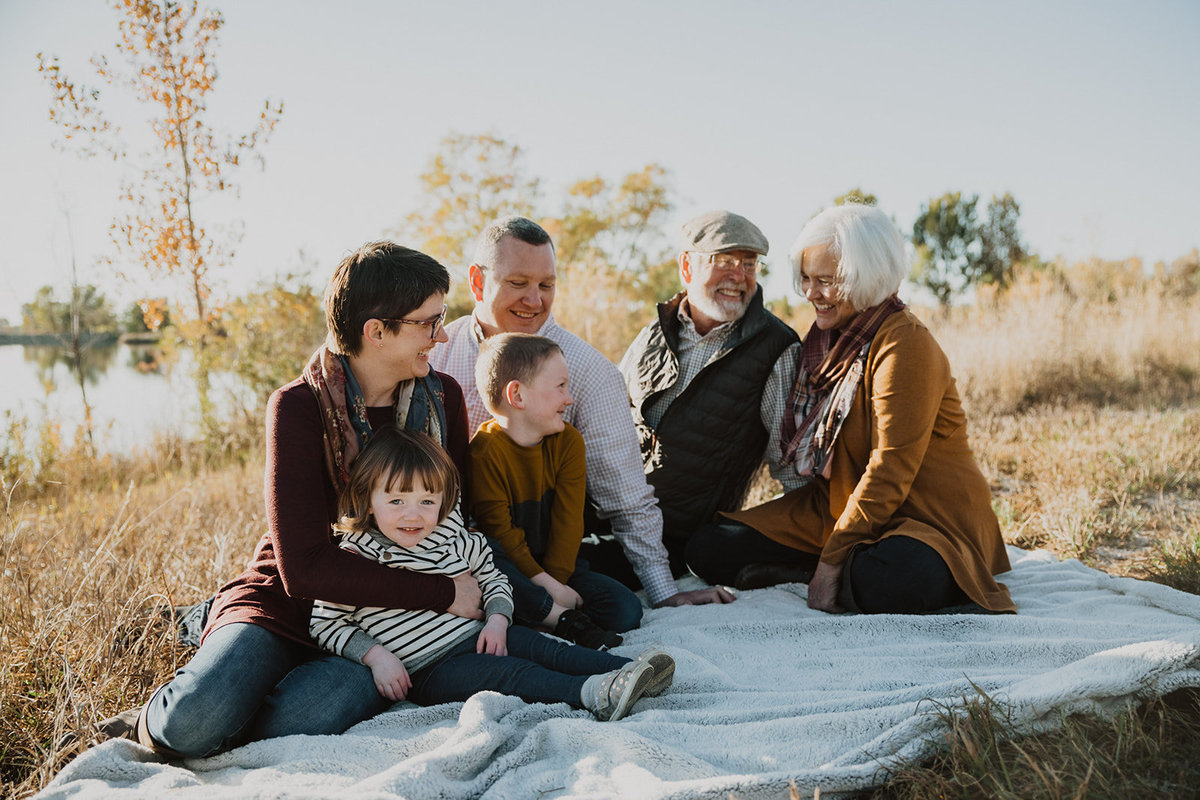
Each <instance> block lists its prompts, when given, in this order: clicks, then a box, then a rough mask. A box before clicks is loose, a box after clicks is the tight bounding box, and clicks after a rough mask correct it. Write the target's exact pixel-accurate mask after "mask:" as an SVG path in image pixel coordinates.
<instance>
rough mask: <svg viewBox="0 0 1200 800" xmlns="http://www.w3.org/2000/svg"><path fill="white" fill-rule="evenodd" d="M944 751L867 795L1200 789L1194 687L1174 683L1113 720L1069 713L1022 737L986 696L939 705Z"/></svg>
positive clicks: (891, 798)
mask: <svg viewBox="0 0 1200 800" xmlns="http://www.w3.org/2000/svg"><path fill="white" fill-rule="evenodd" d="M941 716H942V718H943V720H944V721H945V722H946V724H947V726H948V727H949V729H950V730H949V734H948V735H947V742H946V744H947V749H946V750H945V751H943V752H941V753H939V754H938V755H936V756H935V757H934V758H932V759H931V760H930V761H929V762H928V763H927V764H923V765H914V766H907V767H904V768H902V769H901V770H900V771H899V772H898V773H896V774H895V775H894V777H893V779H892V780H891V781H890V782H889V783H888V784H887V785H886V786H884V787H883V788H882V789H879V790H877V791H875V792H872V793H870V794H869V795H867V797H869V798H870V800H925V798H931V797H936V798H944V799H945V800H978V798H995V799H996V800H1038V799H1040V798H1046V800H1061V799H1063V798H1085V797H1086V798H1097V799H1099V798H1112V800H1118V799H1120V800H1125V798H1131V797H1137V798H1183V797H1195V796H1196V794H1197V792H1198V791H1200V760H1197V759H1196V754H1197V753H1200V692H1197V691H1195V690H1181V691H1178V692H1175V693H1173V694H1171V695H1168V696H1167V697H1164V698H1160V699H1156V700H1153V701H1150V702H1148V703H1145V704H1143V705H1141V706H1137V707H1130V708H1128V709H1126V710H1125V711H1123V712H1121V713H1120V714H1118V715H1116V716H1115V717H1114V718H1112V719H1110V720H1102V719H1097V718H1095V717H1086V716H1073V717H1068V718H1066V719H1064V720H1063V724H1062V727H1060V728H1058V729H1056V730H1053V731H1050V732H1048V733H1042V734H1036V735H1032V736H1025V737H1021V736H1019V735H1018V734H1017V733H1016V732H1015V731H1014V730H1013V729H1012V726H1011V725H1010V723H1009V721H1008V720H1007V719H1006V718H1005V717H1004V711H1003V709H1002V708H1000V707H998V706H997V705H995V704H994V703H993V702H991V701H990V700H989V699H987V698H986V697H982V698H979V699H975V700H972V701H970V702H969V703H968V704H967V706H966V708H965V709H960V710H957V711H955V710H950V709H945V710H943V711H942V712H941Z"/></svg>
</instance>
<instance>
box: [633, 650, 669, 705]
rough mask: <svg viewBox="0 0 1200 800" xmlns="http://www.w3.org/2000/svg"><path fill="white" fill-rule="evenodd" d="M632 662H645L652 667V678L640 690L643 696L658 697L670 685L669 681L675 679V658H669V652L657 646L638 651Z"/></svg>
mask: <svg viewBox="0 0 1200 800" xmlns="http://www.w3.org/2000/svg"><path fill="white" fill-rule="evenodd" d="M634 663H635V664H641V663H646V664H649V665H650V666H651V667H653V668H654V678H653V679H652V680H651V681H650V683H649V685H647V686H646V690H645V691H644V692H642V695H643V696H645V697H658V696H659V695H660V694H662V693H663V692H665V691H666V690H667V689H668V688H669V687H670V686H671V681H673V680H675V659H673V658H671V654H670V653H668V652H667V651H666V650H660V649H659V648H657V647H651V648H650V649H649V650H643V651H642V652H640V653H638V657H637V658H636V659H634Z"/></svg>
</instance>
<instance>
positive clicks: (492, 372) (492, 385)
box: [475, 333, 562, 414]
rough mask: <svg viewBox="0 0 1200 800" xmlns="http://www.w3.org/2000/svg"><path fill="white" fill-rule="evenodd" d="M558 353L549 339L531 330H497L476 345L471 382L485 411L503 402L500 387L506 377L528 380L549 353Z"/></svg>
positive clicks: (506, 384) (523, 381)
mask: <svg viewBox="0 0 1200 800" xmlns="http://www.w3.org/2000/svg"><path fill="white" fill-rule="evenodd" d="M555 353H558V354H559V355H562V348H561V347H559V346H558V344H557V343H556V342H555V341H554V340H553V339H547V338H546V337H545V336H536V335H534V334H532V333H498V334H496V335H495V336H489V337H488V338H487V339H484V340H483V342H482V343H480V345H479V356H478V358H476V359H475V386H476V387H477V388H478V389H479V396H480V398H482V399H483V404H484V405H485V406H487V408H488V411H491V412H492V413H493V414H496V413H498V412H499V410H500V409H501V408H503V406H504V387H505V386H508V384H509V382H510V381H520V382H521V383H529V382H530V381H532V380H533V379H534V378H535V377H536V376H537V374H538V372H539V371H540V370H541V368H542V365H543V364H544V363H545V362H546V359H547V358H549V357H550V356H552V355H554V354H555Z"/></svg>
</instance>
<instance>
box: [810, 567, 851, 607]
mask: <svg viewBox="0 0 1200 800" xmlns="http://www.w3.org/2000/svg"><path fill="white" fill-rule="evenodd" d="M841 585H842V565H841V564H838V565H836V566H835V565H833V564H826V563H825V562H824V561H819V562H817V570H816V572H814V573H813V576H812V580H811V581H809V582H808V607H809V608H815V609H817V610H818V611H828V612H829V613H830V614H841V613H843V612H844V611H845V609H844V608H842V607H841V606H839V605H838V604H837V594H838V589H839V588H840V587H841Z"/></svg>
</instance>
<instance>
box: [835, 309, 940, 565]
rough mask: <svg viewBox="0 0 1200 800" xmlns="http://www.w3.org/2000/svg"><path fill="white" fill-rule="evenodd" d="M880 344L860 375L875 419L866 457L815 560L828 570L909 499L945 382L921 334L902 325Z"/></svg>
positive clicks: (934, 349) (928, 338) (930, 342)
mask: <svg viewBox="0 0 1200 800" xmlns="http://www.w3.org/2000/svg"><path fill="white" fill-rule="evenodd" d="M879 338H880V339H882V340H881V341H877V343H876V347H875V352H874V353H872V354H871V356H870V361H869V364H868V372H867V374H866V375H865V376H864V380H865V381H867V389H868V390H869V391H870V398H869V403H870V410H871V416H872V419H873V420H874V429H873V431H872V433H871V452H870V455H869V457H868V460H867V466H866V469H865V470H864V471H863V474H862V477H861V478H860V479H859V481H858V484H857V485H856V486H855V487H854V491H853V492H852V493H851V495H850V498H849V500H848V501H847V503H846V508H845V509H844V510H843V511H842V514H841V516H840V517H839V518H838V520H837V521H836V523H835V524H834V528H833V533H832V535H831V536H830V538H829V540H828V541H827V542H826V543H825V547H824V548H823V549H822V553H821V559H822V560H823V561H827V562H829V563H833V564H839V563H841V562H842V561H844V560H845V558H846V555H847V554H848V553H849V551H850V548H851V547H853V546H854V545H856V544H859V543H861V542H865V541H874V540H875V539H877V538H878V536H879V532H880V530H881V529H882V528H883V526H884V525H885V524H886V523H887V522H888V521H889V520H891V518H892V517H893V516H894V515H895V513H896V511H897V509H899V508H900V506H901V505H902V504H903V503H904V501H905V500H906V499H907V498H908V493H909V489H910V488H911V487H912V484H913V481H914V480H915V479H916V476H917V471H918V470H919V469H920V468H921V462H922V461H924V459H925V452H926V450H927V449H928V448H929V441H930V438H931V437H932V435H933V427H934V423H935V422H936V420H937V414H938V409H939V408H940V406H941V402H942V397H943V396H944V394H945V390H946V386H947V384H948V383H949V381H950V364H949V362H948V361H947V359H946V356H945V354H944V353H943V352H942V349H941V348H940V347H939V346H938V344H937V342H936V341H934V339H933V336H932V335H931V334H930V333H929V331H928V330H926V329H925V328H924V327H921V326H912V325H909V326H902V327H900V328H898V329H897V330H896V331H895V332H894V333H892V334H891V335H887V336H886V337H879Z"/></svg>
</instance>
